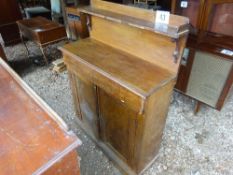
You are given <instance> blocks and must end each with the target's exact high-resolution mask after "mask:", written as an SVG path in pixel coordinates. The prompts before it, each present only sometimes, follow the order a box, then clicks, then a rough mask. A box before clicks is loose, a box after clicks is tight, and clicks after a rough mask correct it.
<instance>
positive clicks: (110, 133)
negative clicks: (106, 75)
mask: <svg viewBox="0 0 233 175" xmlns="http://www.w3.org/2000/svg"><path fill="white" fill-rule="evenodd" d="M98 103H99V114H100V116H99V117H100V137H101V139H102V140H103V141H104V142H105V143H106V144H107V145H108V146H109V147H110V148H112V149H113V150H114V151H115V152H117V154H118V155H119V156H120V157H121V158H122V159H123V160H124V161H125V162H127V163H128V164H129V165H131V166H134V163H133V162H134V161H135V159H134V157H133V156H134V149H135V134H136V125H137V113H136V112H135V111H133V110H132V109H130V108H128V107H127V106H126V105H125V104H124V103H123V102H122V101H120V100H118V99H116V98H114V97H112V96H110V95H109V94H107V93H106V92H105V91H103V90H101V89H99V88H98Z"/></svg>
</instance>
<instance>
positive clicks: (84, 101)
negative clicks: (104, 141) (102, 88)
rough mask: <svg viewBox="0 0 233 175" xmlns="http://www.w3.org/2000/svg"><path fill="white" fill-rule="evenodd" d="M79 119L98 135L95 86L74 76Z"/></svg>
mask: <svg viewBox="0 0 233 175" xmlns="http://www.w3.org/2000/svg"><path fill="white" fill-rule="evenodd" d="M75 81H76V88H77V95H78V101H79V108H80V113H81V120H82V122H83V124H84V125H86V127H88V129H89V130H90V131H91V133H92V134H93V135H94V136H95V137H97V138H98V137H99V136H98V135H99V134H98V113H97V96H96V86H95V85H94V84H92V83H90V82H89V81H86V80H85V79H82V80H81V79H80V78H78V77H77V76H76V77H75Z"/></svg>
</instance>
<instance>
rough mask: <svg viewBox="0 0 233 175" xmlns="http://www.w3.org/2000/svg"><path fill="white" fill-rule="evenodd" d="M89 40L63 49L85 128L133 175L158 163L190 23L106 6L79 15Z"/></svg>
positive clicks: (97, 3)
mask: <svg viewBox="0 0 233 175" xmlns="http://www.w3.org/2000/svg"><path fill="white" fill-rule="evenodd" d="M79 10H80V11H81V12H82V13H84V14H85V15H86V16H87V23H88V28H89V30H90V37H89V38H86V39H81V40H79V41H77V42H73V43H70V44H67V45H65V46H64V47H62V48H60V49H61V51H62V52H63V58H64V62H65V64H66V65H67V68H68V71H69V75H70V80H71V87H72V92H73V98H74V104H75V108H76V113H77V116H78V118H79V124H80V126H81V127H82V128H83V129H84V131H86V132H87V134H89V135H90V137H91V138H92V139H93V140H94V141H96V143H97V145H99V146H100V147H101V148H102V149H103V151H104V152H105V153H106V154H107V155H108V156H109V158H110V159H111V160H113V161H114V162H115V163H116V164H117V165H118V166H119V167H120V169H121V170H123V171H124V172H126V173H127V174H141V173H142V172H143V171H144V170H145V169H147V168H148V167H149V166H150V164H151V163H152V162H153V161H154V160H155V159H156V157H157V153H158V150H159V147H160V142H161V139H162V134H163V128H164V125H165V121H166V116H167V111H168V107H169V103H170V97H171V94H172V90H173V87H174V84H175V82H176V76H177V71H178V68H179V63H180V58H181V54H180V53H182V52H183V49H184V46H185V42H186V38H187V34H188V19H187V18H185V17H180V16H176V15H170V20H169V23H168V24H164V23H155V22H154V21H155V17H156V13H155V12H153V11H149V10H144V9H139V8H135V7H129V6H124V5H120V4H115V3H111V2H106V1H102V0H92V1H91V5H90V6H86V7H83V8H80V9H79Z"/></svg>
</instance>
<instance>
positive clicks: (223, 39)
mask: <svg viewBox="0 0 233 175" xmlns="http://www.w3.org/2000/svg"><path fill="white" fill-rule="evenodd" d="M174 2H176V3H175V5H173V7H174V8H173V12H174V13H176V14H179V15H184V16H187V17H189V18H190V21H191V29H192V30H191V34H190V35H189V38H188V42H187V48H186V50H185V53H184V55H183V58H182V59H183V60H182V64H181V67H180V70H179V74H178V79H177V84H176V89H177V90H179V91H180V92H182V93H184V94H186V95H188V96H190V97H192V98H194V99H196V100H197V101H198V102H202V103H205V104H207V105H209V106H211V107H213V108H216V109H218V110H220V109H221V108H222V106H223V104H224V102H225V99H226V97H227V95H228V92H229V91H230V89H231V87H232V82H233V79H232V78H231V77H233V42H232V41H233V30H232V28H233V26H232V24H233V1H232V0H199V1H193V0H189V1H187V2H188V6H187V8H182V7H181V6H180V5H181V4H180V3H181V1H180V0H177V1H174ZM194 9H196V10H194Z"/></svg>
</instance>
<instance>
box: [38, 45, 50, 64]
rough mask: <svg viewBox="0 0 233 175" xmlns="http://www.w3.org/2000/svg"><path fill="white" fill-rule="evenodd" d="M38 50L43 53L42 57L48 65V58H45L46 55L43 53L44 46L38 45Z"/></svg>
mask: <svg viewBox="0 0 233 175" xmlns="http://www.w3.org/2000/svg"><path fill="white" fill-rule="evenodd" d="M40 50H41V52H42V55H43V57H44V60H45V63H46V64H47V65H48V64H49V62H48V59H47V57H46V55H45V53H44V47H43V46H42V45H40Z"/></svg>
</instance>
